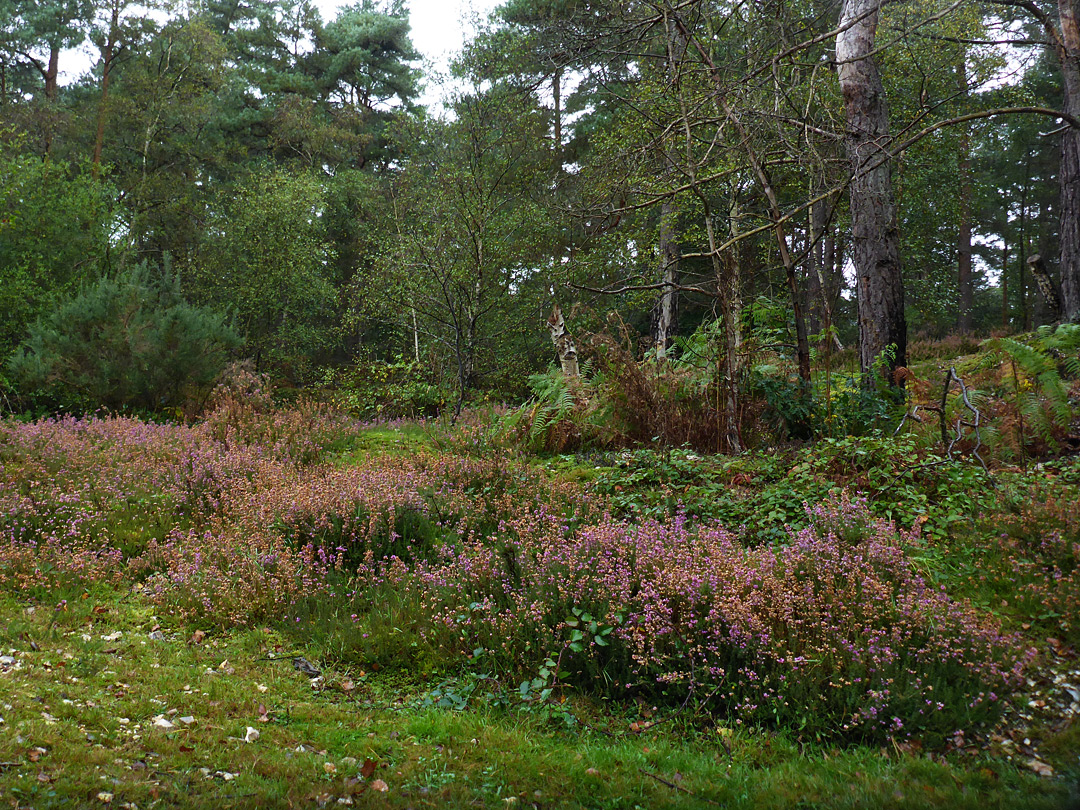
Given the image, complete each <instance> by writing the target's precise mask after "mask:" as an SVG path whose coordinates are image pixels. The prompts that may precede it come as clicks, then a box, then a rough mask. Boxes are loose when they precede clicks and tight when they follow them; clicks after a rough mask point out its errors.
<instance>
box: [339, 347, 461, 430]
mask: <svg viewBox="0 0 1080 810" xmlns="http://www.w3.org/2000/svg"><path fill="white" fill-rule="evenodd" d="M323 385H326V386H329V387H330V388H331V389H332V397H333V402H334V404H335V405H337V406H338V407H339V408H341V409H343V410H346V411H348V412H349V413H352V414H354V415H355V416H358V417H360V418H361V419H378V420H390V419H400V418H403V417H407V418H410V419H417V418H424V417H432V416H438V415H439V413H440V412H442V410H443V408H445V407H446V403H447V402H448V401H450V400H451V399H452V398H453V394H452V393H451V392H448V391H446V390H445V389H444V388H442V387H440V386H438V385H436V384H434V383H433V382H431V380H429V379H428V376H427V375H426V374H425V373H424V370H423V368H422V367H421V365H420V364H419V363H417V362H415V361H413V360H406V359H405V358H403V357H398V358H397V359H396V360H395V361H394V362H392V363H380V362H375V361H371V362H363V361H358V362H357V363H355V364H354V365H353V366H352V367H351V368H348V369H342V370H337V371H334V370H331V371H329V372H328V373H326V374H325V375H324V377H323Z"/></svg>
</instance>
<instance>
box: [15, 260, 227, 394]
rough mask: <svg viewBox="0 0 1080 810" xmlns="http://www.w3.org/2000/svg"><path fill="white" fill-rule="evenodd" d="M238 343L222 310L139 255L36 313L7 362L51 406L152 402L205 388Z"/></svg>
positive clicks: (22, 382) (25, 389)
mask: <svg viewBox="0 0 1080 810" xmlns="http://www.w3.org/2000/svg"><path fill="white" fill-rule="evenodd" d="M239 343H240V339H239V338H238V337H237V335H236V333H235V332H234V331H233V330H232V328H231V327H230V326H229V324H228V323H227V322H226V319H225V317H224V316H223V315H220V314H218V313H215V312H213V311H211V310H208V309H205V308H201V307H194V306H191V305H190V304H188V303H187V302H186V301H185V300H184V298H183V296H182V295H181V293H180V286H179V281H178V279H177V277H176V276H174V275H172V274H171V273H169V272H168V271H167V270H166V271H165V272H161V271H158V270H156V269H154V268H151V267H150V266H148V265H140V266H138V267H135V268H133V269H131V270H129V271H126V272H124V273H121V274H120V275H118V276H116V277H114V278H109V277H106V278H102V279H100V280H99V281H97V282H96V283H94V284H92V285H90V286H88V287H86V288H85V289H83V290H82V292H80V293H79V294H77V295H75V296H73V297H71V298H69V299H67V300H66V301H63V302H62V303H60V304H59V305H58V306H57V307H56V308H55V309H54V310H53V311H52V312H51V313H49V314H48V315H47V316H45V317H44V318H42V319H40V320H38V321H37V322H36V323H35V324H34V325H33V326H32V327H31V329H30V335H29V336H28V337H27V338H26V340H24V341H23V343H22V344H21V346H20V347H19V349H18V350H17V351H16V352H15V354H13V355H12V357H11V358H10V359H9V361H8V370H9V371H10V373H11V374H12V376H13V377H14V378H15V379H16V380H17V382H18V385H19V387H20V389H21V390H22V391H23V392H24V394H29V395H31V396H32V397H33V398H34V399H36V400H38V401H39V402H40V403H42V404H51V405H54V406H59V407H60V409H61V410H65V409H66V410H93V409H95V408H98V407H105V408H108V409H111V410H120V409H124V408H135V409H139V410H144V411H160V410H164V409H168V408H176V407H178V406H180V405H182V404H183V403H184V401H185V398H186V397H188V396H190V395H192V393H195V392H197V391H199V390H200V389H201V390H204V391H205V390H206V389H207V388H208V387H209V386H210V385H211V384H212V383H213V382H214V380H215V379H216V378H217V376H218V374H220V372H221V370H222V368H223V367H224V366H225V363H226V361H227V359H228V353H229V351H230V350H232V349H234V348H236V347H237V346H238V345H239Z"/></svg>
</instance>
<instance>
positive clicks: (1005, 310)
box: [1001, 229, 1009, 329]
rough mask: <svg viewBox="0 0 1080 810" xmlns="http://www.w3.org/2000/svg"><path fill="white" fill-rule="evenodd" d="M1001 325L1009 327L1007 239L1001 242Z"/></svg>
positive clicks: (1004, 327) (1005, 327)
mask: <svg viewBox="0 0 1080 810" xmlns="http://www.w3.org/2000/svg"><path fill="white" fill-rule="evenodd" d="M1002 230H1004V229H1002ZM1001 327H1002V328H1003V329H1008V328H1009V242H1008V240H1007V239H1006V240H1002V243H1001Z"/></svg>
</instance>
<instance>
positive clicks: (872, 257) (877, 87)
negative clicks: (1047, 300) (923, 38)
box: [836, 0, 907, 373]
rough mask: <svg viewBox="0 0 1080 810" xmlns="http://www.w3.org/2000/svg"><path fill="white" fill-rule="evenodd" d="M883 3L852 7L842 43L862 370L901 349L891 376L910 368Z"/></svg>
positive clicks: (844, 19) (858, 2)
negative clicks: (880, 37)
mask: <svg viewBox="0 0 1080 810" xmlns="http://www.w3.org/2000/svg"><path fill="white" fill-rule="evenodd" d="M880 4H881V0H844V4H843V10H842V12H841V15H840V26H839V27H840V33H839V34H837V37H836V60H837V72H838V73H839V78H840V89H841V92H842V93H843V97H844V112H845V115H846V119H847V132H846V134H845V139H844V145H845V147H846V150H847V154H848V160H849V162H850V164H851V174H852V179H851V184H850V191H851V235H852V245H851V253H852V260H853V262H854V264H855V277H856V287H857V290H858V301H859V365H860V367H861V368H862V371H863V372H864V373H868V372H870V371H871V370H872V368H873V366H874V362H875V361H876V360H877V359H878V358H879V357H881V355H882V354H883V353H884V352H886V351H887V350H888V349H889V347H893V354H892V358H891V360H890V362H889V368H890V371H891V370H892V369H894V368H896V367H897V366H902V365H905V364H906V362H907V321H906V320H905V317H904V282H903V278H902V276H901V273H900V238H899V230H898V226H897V215H896V198H895V195H894V193H893V186H892V174H891V168H890V166H889V156H888V152H887V146H888V137H889V115H888V108H887V107H886V104H885V90H884V88H883V87H882V84H881V74H880V73H879V72H878V68H877V64H876V63H875V61H874V59H873V56H872V53H873V50H874V38H875V34H876V33H877V26H878V16H879V12H880V7H881V6H880Z"/></svg>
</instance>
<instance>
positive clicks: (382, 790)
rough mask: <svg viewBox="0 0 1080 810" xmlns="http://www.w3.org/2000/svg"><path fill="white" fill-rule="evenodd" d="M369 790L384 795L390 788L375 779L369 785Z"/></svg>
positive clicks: (380, 780)
mask: <svg viewBox="0 0 1080 810" xmlns="http://www.w3.org/2000/svg"><path fill="white" fill-rule="evenodd" d="M371 789H372V790H377V791H379V793H386V791H388V790H390V786H389V785H388V784H386V782H384V781H383V780H382V779H376V780H375V781H374V782H372V783H371Z"/></svg>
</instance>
